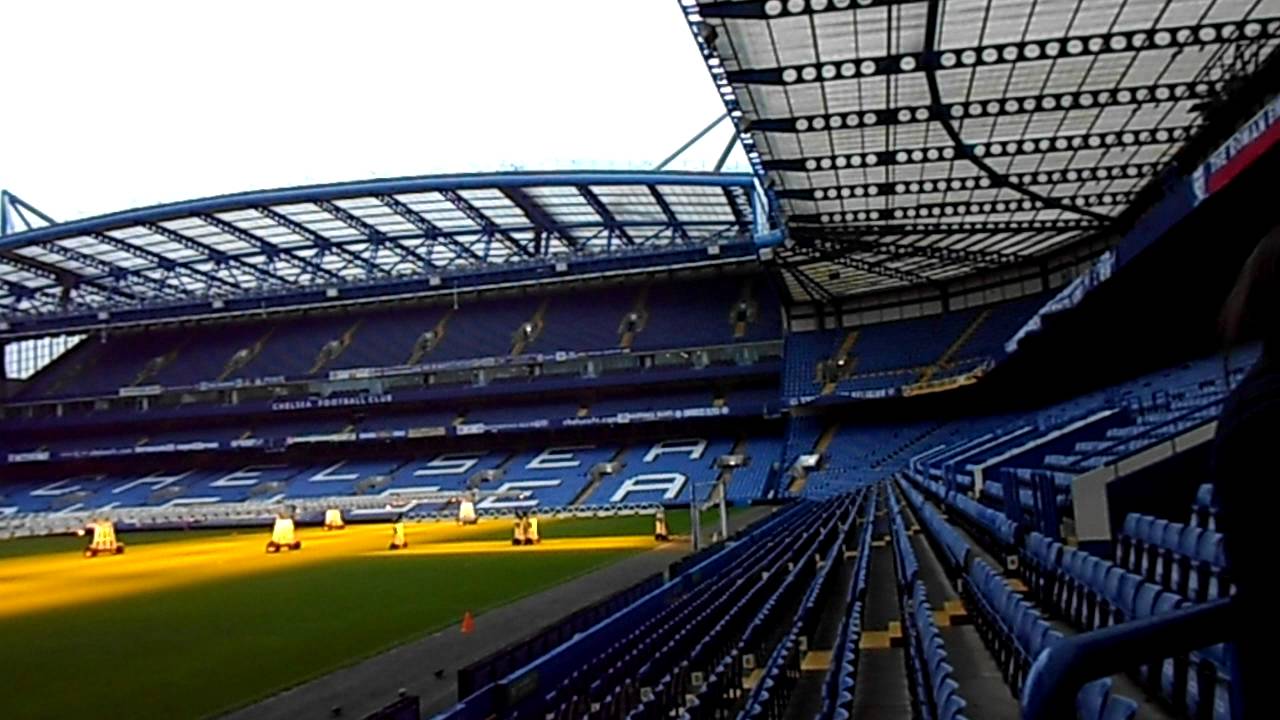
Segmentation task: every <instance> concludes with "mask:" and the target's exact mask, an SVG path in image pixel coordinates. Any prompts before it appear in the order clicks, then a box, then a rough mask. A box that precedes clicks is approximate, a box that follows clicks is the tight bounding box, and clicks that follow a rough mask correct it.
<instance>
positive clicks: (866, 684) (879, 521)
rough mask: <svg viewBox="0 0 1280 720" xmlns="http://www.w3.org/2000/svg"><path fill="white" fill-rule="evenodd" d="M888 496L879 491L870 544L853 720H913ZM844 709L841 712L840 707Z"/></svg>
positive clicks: (851, 714) (854, 688) (851, 708)
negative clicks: (890, 529) (891, 539)
mask: <svg viewBox="0 0 1280 720" xmlns="http://www.w3.org/2000/svg"><path fill="white" fill-rule="evenodd" d="M887 503H888V501H887V498H886V496H885V495H884V494H883V493H878V494H877V498H876V512H875V518H874V525H873V531H872V536H873V538H874V541H873V542H872V543H870V544H869V555H868V566H869V570H868V579H867V589H866V605H865V608H864V610H863V615H862V623H861V635H860V638H859V642H858V652H857V664H856V667H855V669H856V673H857V675H856V681H855V682H854V684H853V687H852V688H850V690H851V691H852V693H851V694H852V702H851V703H842V705H845V704H847V705H848V707H847V711H848V713H849V715H848V716H849V717H851V718H854V719H855V720H872V719H873V718H890V717H892V718H907V717H912V705H911V694H910V690H909V689H908V686H907V675H906V672H905V668H906V653H905V651H904V649H903V644H902V630H901V628H902V621H901V615H900V609H899V605H898V591H897V579H896V577H895V572H894V565H895V561H894V554H893V548H892V546H891V545H890V543H889V541H888V540H889V515H888V512H887ZM842 709H844V708H842Z"/></svg>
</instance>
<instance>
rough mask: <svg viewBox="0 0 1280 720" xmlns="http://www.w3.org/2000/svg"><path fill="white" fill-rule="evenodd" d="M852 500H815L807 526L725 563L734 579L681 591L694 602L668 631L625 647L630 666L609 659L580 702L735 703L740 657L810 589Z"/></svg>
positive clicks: (628, 712) (647, 706) (757, 650)
mask: <svg viewBox="0 0 1280 720" xmlns="http://www.w3.org/2000/svg"><path fill="white" fill-rule="evenodd" d="M855 503H856V499H854V498H848V497H847V498H841V499H838V500H836V501H833V502H831V503H825V504H822V505H819V506H817V507H815V509H814V511H813V512H812V513H808V514H806V516H805V518H806V520H805V523H806V524H807V526H797V525H793V526H791V527H789V528H787V529H786V532H785V533H782V534H778V533H775V537H774V538H771V540H770V544H771V546H772V547H773V548H774V550H773V551H772V552H769V553H768V554H766V555H759V554H757V555H755V556H753V558H752V559H751V562H749V563H746V564H740V567H738V568H736V569H735V570H734V571H733V574H734V576H735V578H736V579H735V581H734V582H733V583H731V584H729V585H726V584H723V583H721V584H719V585H717V586H716V587H714V588H712V589H710V590H709V591H708V593H707V595H709V596H710V599H709V600H706V599H704V601H703V602H701V603H698V602H697V601H696V600H694V599H692V598H686V600H685V601H684V603H688V604H694V605H697V610H695V611H684V612H681V613H678V619H677V620H675V621H674V622H675V625H674V626H670V625H669V626H668V627H670V628H671V631H665V632H664V631H659V632H658V633H657V637H656V638H644V642H642V643H641V644H640V646H639V647H636V648H633V649H632V650H631V651H630V652H629V653H628V655H627V657H628V658H635V659H636V661H637V662H641V664H640V665H639V667H638V669H637V668H635V665H634V663H631V664H630V667H628V663H626V662H623V663H615V664H614V666H613V667H617V672H607V673H605V675H604V677H602V678H600V679H598V680H597V681H596V682H594V683H592V684H591V686H590V687H589V688H588V692H587V695H586V698H585V699H586V706H587V707H595V708H597V710H598V711H599V712H601V713H603V714H602V715H601V717H614V716H618V717H621V716H623V715H625V716H626V717H632V718H658V717H666V716H668V715H669V713H671V712H673V711H675V710H682V711H683V712H686V713H687V714H689V715H690V716H691V717H713V716H718V715H720V714H722V713H724V712H726V711H728V710H729V709H730V708H734V707H736V706H737V705H738V704H740V703H741V702H742V701H743V697H742V688H743V676H742V671H743V670H744V669H745V668H744V664H746V665H754V660H755V658H757V657H759V656H760V655H761V654H762V653H764V652H765V651H766V647H765V644H766V641H768V640H770V639H771V638H773V629H774V628H775V627H777V626H778V625H780V624H784V623H785V622H786V618H787V617H788V613H792V612H798V610H797V608H800V609H803V608H804V607H805V605H806V599H807V598H808V597H809V596H810V595H811V593H812V592H816V591H813V588H814V587H815V586H817V585H820V584H821V580H822V579H823V578H824V577H825V574H824V572H823V566H820V565H817V564H815V563H814V562H813V561H812V558H813V557H814V556H815V555H817V556H826V555H829V554H830V553H831V552H832V551H833V549H834V548H837V547H839V546H841V545H842V543H843V537H844V534H845V533H846V532H847V529H848V526H849V524H850V523H851V522H852V517H853V513H854V510H853V508H854V505H855ZM691 601H692V602H691ZM634 635H635V634H634V633H633V636H634ZM748 658H749V659H748ZM600 666H601V665H600V664H599V663H592V665H591V667H595V668H598V667H600ZM604 666H606V667H608V666H609V665H607V660H606V664H605V665H604ZM796 672H798V666H797V668H796ZM776 682H777V681H776V680H775V683H776ZM690 697H692V702H690V701H689V699H690ZM563 705H564V703H562V706H563ZM571 705H572V704H571ZM566 709H570V708H566ZM569 716H570V717H577V715H572V714H570V715H569Z"/></svg>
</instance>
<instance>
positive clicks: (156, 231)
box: [0, 171, 770, 338]
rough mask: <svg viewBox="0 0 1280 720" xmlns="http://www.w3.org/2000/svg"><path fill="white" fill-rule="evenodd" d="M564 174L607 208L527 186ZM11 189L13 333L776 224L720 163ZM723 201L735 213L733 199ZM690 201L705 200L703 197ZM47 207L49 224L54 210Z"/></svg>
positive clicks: (691, 246)
mask: <svg viewBox="0 0 1280 720" xmlns="http://www.w3.org/2000/svg"><path fill="white" fill-rule="evenodd" d="M552 187H562V188H568V189H571V190H573V198H574V202H575V203H577V204H580V205H581V207H583V208H590V209H591V210H592V211H593V212H594V214H595V215H596V217H595V218H593V219H591V220H590V221H580V220H576V219H575V220H574V221H573V222H564V221H558V220H557V219H556V218H555V216H554V215H553V213H552V212H550V211H548V209H547V208H546V207H544V204H543V203H540V202H539V200H538V199H537V198H535V197H533V196H532V195H531V194H530V192H529V190H530V189H531V188H532V189H539V188H552ZM606 187H607V188H609V189H610V190H613V189H614V188H624V189H625V190H626V191H628V192H631V193H635V194H638V195H639V194H642V195H643V196H645V197H647V198H651V199H652V201H653V204H654V206H655V207H656V209H657V210H656V211H655V213H654V216H653V217H644V218H636V217H632V218H630V219H621V218H619V217H618V216H617V215H618V213H617V212H615V211H616V208H615V209H614V211H611V210H610V208H609V206H608V204H607V202H606V201H605V200H602V199H601V189H602V188H606ZM693 188H701V189H705V188H718V189H719V190H720V192H715V193H707V194H706V195H705V196H703V195H698V196H697V197H696V199H697V200H698V201H699V202H702V201H704V200H705V201H706V202H711V203H714V204H715V205H716V207H718V208H720V210H719V213H718V214H722V215H724V216H725V219H724V220H706V219H700V218H698V217H688V216H682V215H681V212H680V211H678V210H676V209H673V203H679V201H680V193H681V191H682V190H684V189H690V190H689V192H690V196H691V197H692V196H693V192H692V190H691V189H693ZM470 190H492V191H495V192H497V193H500V194H501V197H503V198H505V200H506V201H507V202H509V203H510V204H511V205H513V206H514V207H515V208H517V209H518V216H517V215H516V214H511V213H509V214H508V215H507V216H505V217H502V218H495V217H490V216H489V215H488V214H486V212H485V210H484V209H483V208H481V207H479V206H478V205H477V203H475V202H472V201H471V200H468V198H467V197H466V194H465V193H466V192H467V191H470ZM414 193H434V194H435V196H436V197H437V198H443V199H444V200H446V201H447V202H448V203H450V204H451V205H452V206H453V207H454V208H455V209H456V210H457V211H458V212H459V213H460V214H461V215H463V216H465V217H467V218H468V219H470V220H471V221H472V222H473V223H474V224H475V225H476V226H477V227H478V228H479V231H478V232H477V230H474V229H468V230H465V231H459V230H451V229H449V228H446V227H442V226H441V225H440V224H438V223H436V222H433V221H432V220H431V219H430V218H428V217H425V216H424V214H423V213H422V212H419V211H417V210H415V209H414V208H412V207H410V206H409V205H408V204H407V203H406V202H404V201H402V200H401V199H400V198H398V197H397V195H401V196H403V195H406V194H414ZM352 199H361V200H366V199H367V200H368V201H370V202H371V203H376V204H377V205H380V206H381V207H380V208H379V212H381V211H383V210H385V213H384V215H385V216H386V217H391V216H392V215H393V214H394V216H397V217H398V218H399V219H400V220H402V221H403V222H404V223H407V224H408V225H410V226H412V227H413V228H414V232H413V234H412V237H410V236H408V235H404V234H401V233H396V234H394V235H391V234H387V233H384V232H382V231H381V230H379V229H378V228H377V227H374V226H373V225H372V224H371V223H369V222H366V221H365V220H364V219H362V218H361V217H360V216H359V215H357V214H355V213H352V212H351V211H349V210H347V209H346V208H343V207H342V206H340V205H338V204H336V203H337V202H338V201H343V200H352ZM11 200H16V198H15V197H14V196H12V195H10V194H8V193H6V195H5V201H6V202H5V203H3V211H4V225H3V228H4V229H5V230H7V231H8V232H4V233H0V260H3V261H4V262H5V263H8V264H9V265H12V266H20V267H21V269H22V270H25V271H27V272H28V273H30V274H32V275H35V276H37V277H39V278H40V284H38V285H32V284H24V283H22V282H14V281H10V280H5V281H4V282H3V283H0V318H2V319H0V338H3V337H5V336H9V337H15V336H31V335H35V334H42V333H53V332H62V331H74V330H77V329H83V328H86V327H100V326H104V325H110V324H115V323H116V322H118V321H125V320H126V319H127V320H128V321H132V322H143V321H149V320H150V321H163V320H176V319H182V318H185V317H191V316H194V315H208V314H210V313H211V312H216V313H218V314H220V313H224V312H234V311H236V310H237V309H254V310H262V309H270V308H279V307H295V306H302V305H307V304H310V303H316V302H326V301H327V302H334V301H335V300H337V299H339V298H341V299H343V300H346V299H362V300H372V299H376V298H378V297H381V296H387V297H391V296H398V295H404V294H406V293H413V292H442V291H449V290H452V289H465V288H469V287H481V286H487V285H492V284H495V283H507V282H527V281H536V280H537V279H538V278H543V277H553V276H554V277H557V278H566V277H572V276H574V275H576V274H581V273H595V272H602V271H604V272H618V271H628V270H641V269H645V268H659V267H666V266H671V265H682V264H690V263H696V262H699V261H716V262H723V261H725V260H729V259H735V258H736V259H747V258H750V257H754V254H755V244H754V240H755V237H754V236H755V235H756V234H757V233H758V232H760V231H761V229H762V228H767V227H769V225H770V223H769V221H768V219H767V218H766V217H765V216H766V214H767V211H766V209H765V208H763V207H762V206H761V205H762V203H761V195H760V193H759V191H758V186H757V185H756V183H755V180H754V178H753V177H752V176H751V175H748V174H722V173H691V172H651V171H640V172H629V171H623V172H618V171H600V172H594V171H591V172H520V173H492V174H465V175H441V176H426V177H409V178H394V179H385V180H372V181H357V182H348V183H336V184H328V185H317V186H306V187H295V188H286V189H279V190H266V191H254V192H245V193H236V194H231V195H223V196H218V197H211V198H204V199H199V200H191V201H185V202H178V203H172V204H165V205H157V206H152V207H145V208H139V209H134V210H128V211H123V212H118V213H112V214H108V215H103V216H99V217H94V218H88V219H84V220H77V221H72V222H67V223H61V224H57V223H53V224H50V225H47V226H44V227H34V226H33V225H32V223H31V222H29V221H28V219H27V217H26V215H24V214H22V213H21V212H20V211H21V210H23V209H29V211H30V212H35V211H34V208H30V206H28V205H27V204H26V203H21V201H17V202H10V201H11ZM19 203H20V204H19ZM292 204H307V205H309V206H310V207H312V208H315V209H316V210H318V211H320V212H323V213H324V214H325V215H327V216H328V218H332V220H333V221H335V222H336V223H341V225H343V226H344V227H345V228H348V229H349V230H350V231H351V232H348V233H345V234H343V235H341V236H339V237H336V238H331V237H326V236H325V235H324V234H322V233H320V232H317V231H316V230H315V229H314V227H313V226H309V225H308V224H306V223H304V222H301V221H300V220H298V219H297V218H294V217H290V215H289V214H288V213H285V212H281V211H280V209H279V208H280V207H282V206H287V205H292ZM726 207H727V208H728V209H729V211H730V212H727V213H726V212H724V209H725V208H726ZM236 211H249V212H252V213H255V214H256V217H258V218H262V219H263V220H264V221H270V222H271V223H273V224H274V226H275V227H277V228H283V229H285V230H287V231H289V232H290V233H292V234H293V236H294V238H295V239H294V240H293V242H294V243H296V238H303V239H305V240H307V241H308V244H307V245H305V246H301V247H299V246H297V245H296V244H295V245H294V246H293V247H284V246H280V245H277V244H275V243H274V242H273V241H272V239H269V238H267V237H264V236H261V235H259V234H258V233H256V232H254V231H253V230H251V229H248V228H246V227H244V226H242V224H238V223H233V222H230V221H228V220H227V219H226V218H225V217H222V216H221V215H222V214H224V213H229V212H236ZM693 212H695V213H697V212H699V210H698V208H696V207H695V208H694V210H693ZM38 217H40V218H41V219H42V220H44V221H46V222H50V223H52V219H51V218H48V217H47V216H44V215H43V214H38ZM14 218H21V220H22V224H23V225H25V227H26V229H23V230H21V231H18V232H13V230H14V229H15V228H14V222H13V219H14ZM185 219H191V220H193V221H198V222H199V223H201V224H202V226H203V227H205V228H212V229H213V230H216V231H218V232H220V233H222V234H224V235H225V236H230V237H233V238H235V239H236V240H237V241H239V242H240V243H241V245H240V247H243V248H244V250H243V251H240V250H236V251H233V252H226V251H223V250H220V249H218V248H215V247H213V246H212V245H210V244H207V243H206V242H204V241H202V238H201V237H197V235H198V234H199V233H195V232H190V231H186V230H185V229H181V228H180V229H175V227H174V222H173V221H182V220H185ZM125 228H138V229H140V230H142V231H145V232H147V233H150V234H153V235H157V236H160V237H162V238H163V239H164V240H165V241H167V242H170V243H174V244H176V245H178V246H180V247H182V248H183V249H184V251H187V252H189V253H191V254H192V257H191V258H189V259H180V260H174V259H171V258H167V257H165V256H164V255H162V254H160V253H157V252H155V251H154V250H151V249H149V248H148V247H147V246H146V245H145V244H137V243H133V242H129V241H128V239H127V238H122V237H119V236H116V235H113V234H111V233H112V232H113V231H119V230H122V229H125ZM654 228H658V230H656V231H655V230H654ZM459 236H464V237H465V240H464V239H460V237H459ZM530 237H532V239H531V240H530V239H529V238H530ZM72 238H86V239H89V240H92V241H96V242H98V243H101V244H104V245H106V246H108V247H110V248H112V249H113V250H115V251H119V252H122V253H126V254H127V255H128V256H129V258H130V261H131V262H136V261H137V260H141V261H143V263H142V264H138V267H137V268H126V267H123V266H120V265H116V264H114V263H112V262H110V261H108V260H106V259H103V258H98V257H93V256H91V255H89V254H87V253H85V252H82V251H80V250H78V249H76V248H75V247H67V246H64V245H60V244H59V241H62V240H68V239H72ZM553 239H554V240H555V241H556V242H555V243H553V242H552V240H553ZM587 243H592V249H591V251H590V252H582V253H581V254H579V253H578V250H579V249H581V248H585V246H586V244H587ZM711 245H716V246H718V252H717V254H716V255H715V256H714V257H711V256H709V255H708V252H707V247H708V246H711ZM490 246H492V247H494V248H498V249H497V250H495V252H494V254H493V255H490V254H489V253H488V248H489V247H490ZM29 247H35V248H39V249H40V250H42V251H44V252H46V253H50V254H52V255H54V256H57V257H58V258H59V259H60V260H62V259H66V260H68V261H70V262H72V263H75V264H76V265H77V266H80V267H83V268H87V269H88V270H87V271H86V270H81V271H79V272H76V271H75V270H74V269H68V268H66V267H60V266H57V265H53V264H49V263H42V262H40V261H38V260H36V259H34V258H28V257H26V256H24V255H19V254H17V253H15V252H14V251H16V250H19V249H21V248H29ZM566 249H567V250H568V252H567V253H566V252H565V250H566ZM383 253H390V255H389V256H385V257H391V259H393V260H394V263H391V264H385V265H378V264H377V259H378V258H379V257H384V255H383ZM392 256H393V257H392ZM326 257H336V258H340V259H341V260H342V261H343V263H344V264H342V265H341V266H335V265H334V264H333V261H331V262H330V263H329V264H328V266H327V267H326V266H325V265H322V264H320V261H321V260H323V259H324V258H326ZM335 268H336V269H335ZM350 268H354V271H363V275H353V274H352V273H348V272H346V271H347V270H348V269H350ZM393 270H394V271H395V272H392V271H393ZM354 271H353V272H354ZM55 287H56V288H59V289H60V290H61V291H62V293H63V295H64V298H63V299H64V300H65V299H66V296H67V295H69V294H70V295H71V296H72V299H73V302H64V303H63V304H62V305H60V306H58V307H56V308H54V309H53V311H52V312H33V310H34V308H32V306H31V304H30V303H28V304H26V305H25V306H24V304H23V301H24V300H30V299H31V298H33V297H34V296H35V295H36V294H38V293H45V295H44V296H43V297H44V298H46V299H47V298H48V297H49V296H51V295H52V293H53V290H54V289H55ZM193 288H198V289H199V290H197V289H193ZM201 291H203V292H201ZM74 300H78V301H79V302H75V301H74ZM43 309H44V310H48V309H49V308H47V307H46V308H43Z"/></svg>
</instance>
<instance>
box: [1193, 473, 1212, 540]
mask: <svg viewBox="0 0 1280 720" xmlns="http://www.w3.org/2000/svg"><path fill="white" fill-rule="evenodd" d="M1191 524H1192V525H1194V526H1195V527H1198V528H1203V529H1205V530H1217V529H1218V497H1217V491H1216V490H1215V489H1214V487H1213V485H1212V484H1210V483H1205V484H1203V485H1201V486H1200V487H1199V488H1197V489H1196V499H1195V500H1194V501H1192V503H1191Z"/></svg>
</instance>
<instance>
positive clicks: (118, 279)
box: [37, 242, 186, 299]
mask: <svg viewBox="0 0 1280 720" xmlns="http://www.w3.org/2000/svg"><path fill="white" fill-rule="evenodd" d="M37 247H39V248H40V249H41V250H46V251H48V252H51V253H54V254H55V255H60V256H62V257H64V258H66V259H68V260H70V261H72V262H75V263H79V264H81V265H84V266H85V267H90V268H93V269H94V271H96V272H98V273H100V274H101V275H100V277H99V278H94V279H97V280H104V281H106V280H109V281H110V283H111V284H112V285H113V286H116V287H124V286H128V285H131V284H137V285H143V286H146V287H148V288H150V289H151V290H154V291H155V292H157V293H159V294H160V295H161V296H163V297H168V298H172V297H182V296H183V295H185V294H186V289H185V288H182V287H177V288H175V287H172V286H171V285H169V284H168V283H166V282H164V281H163V280H157V279H155V278H153V277H150V276H148V275H143V274H141V273H134V272H130V270H129V269H128V268H123V267H120V266H119V265H116V264H114V263H109V262H107V261H105V260H102V259H101V258H99V257H97V256H94V255H90V254H88V253H82V252H80V251H79V250H74V249H72V248H69V247H63V246H62V245H59V244H58V243H56V242H50V243H44V244H42V245H38V246H37ZM129 294H130V296H133V297H134V298H135V299H137V296H134V295H133V293H129Z"/></svg>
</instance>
